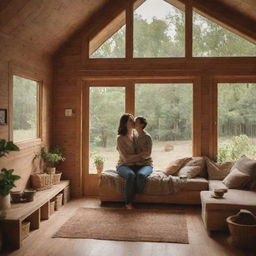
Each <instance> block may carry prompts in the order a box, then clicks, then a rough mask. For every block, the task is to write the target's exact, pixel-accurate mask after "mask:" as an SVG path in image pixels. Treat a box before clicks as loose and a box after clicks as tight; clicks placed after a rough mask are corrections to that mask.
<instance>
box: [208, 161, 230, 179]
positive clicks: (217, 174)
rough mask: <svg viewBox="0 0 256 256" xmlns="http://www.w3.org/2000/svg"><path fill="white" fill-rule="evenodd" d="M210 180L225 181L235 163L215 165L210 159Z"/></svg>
mask: <svg viewBox="0 0 256 256" xmlns="http://www.w3.org/2000/svg"><path fill="white" fill-rule="evenodd" d="M206 164H207V172H208V178H209V180H223V179H224V178H225V177H226V176H227V175H228V174H229V172H230V170H231V168H232V166H233V165H234V163H233V162H224V163H215V162H213V161H211V160H210V159H207V160H206Z"/></svg>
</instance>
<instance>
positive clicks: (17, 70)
mask: <svg viewBox="0 0 256 256" xmlns="http://www.w3.org/2000/svg"><path fill="white" fill-rule="evenodd" d="M14 76H18V77H21V78H24V79H28V80H32V81H35V82H36V83H37V138H33V139H27V140H22V141H17V142H15V144H16V145H18V146H19V147H21V148H23V147H26V146H30V145H35V144H36V145H37V144H41V142H42V99H43V79H42V78H41V77H40V76H39V75H38V74H37V73H36V72H34V71H32V70H31V69H29V68H28V67H25V68H23V67H21V66H18V65H10V67H9V93H8V94H9V97H8V99H9V102H8V106H9V136H8V139H9V140H11V141H13V77H14Z"/></svg>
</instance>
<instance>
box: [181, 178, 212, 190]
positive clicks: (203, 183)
mask: <svg viewBox="0 0 256 256" xmlns="http://www.w3.org/2000/svg"><path fill="white" fill-rule="evenodd" d="M208 188H209V186H208V180H207V179H205V178H201V177H196V178H194V179H188V180H187V182H186V183H183V184H181V185H180V190H181V191H202V190H208Z"/></svg>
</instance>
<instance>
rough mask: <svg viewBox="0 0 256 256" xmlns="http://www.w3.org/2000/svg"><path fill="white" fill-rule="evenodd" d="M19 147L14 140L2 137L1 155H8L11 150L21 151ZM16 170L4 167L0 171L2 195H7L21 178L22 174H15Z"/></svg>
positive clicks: (0, 190)
mask: <svg viewBox="0 0 256 256" xmlns="http://www.w3.org/2000/svg"><path fill="white" fill-rule="evenodd" d="M19 150H20V149H19V147H18V146H16V145H15V144H14V143H13V142H12V141H6V140H4V139H0V157H3V156H7V154H8V153H9V152H11V151H19ZM13 172H14V170H13V169H10V170H7V169H5V168H2V169H1V171H0V195H1V196H7V195H8V194H9V193H10V190H11V189H12V188H14V187H15V184H14V183H15V181H16V180H18V179H20V176H18V175H13Z"/></svg>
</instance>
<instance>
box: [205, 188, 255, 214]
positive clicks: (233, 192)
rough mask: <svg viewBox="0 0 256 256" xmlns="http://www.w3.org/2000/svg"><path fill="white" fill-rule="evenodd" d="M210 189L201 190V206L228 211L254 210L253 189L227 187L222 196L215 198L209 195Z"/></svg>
mask: <svg viewBox="0 0 256 256" xmlns="http://www.w3.org/2000/svg"><path fill="white" fill-rule="evenodd" d="M212 193H213V192H212V191H201V193H200V196H201V201H202V206H203V207H205V208H206V209H207V210H213V211H219V210H221V211H230V210H240V209H243V208H245V209H251V210H254V212H255V211H256V193H255V192H254V191H247V190H238V189H229V190H228V192H227V193H225V194H224V197H223V198H221V199H215V198H212V197H211V194H212Z"/></svg>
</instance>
